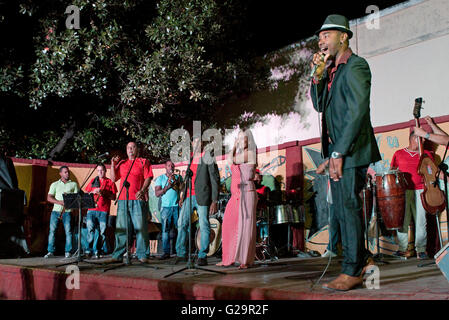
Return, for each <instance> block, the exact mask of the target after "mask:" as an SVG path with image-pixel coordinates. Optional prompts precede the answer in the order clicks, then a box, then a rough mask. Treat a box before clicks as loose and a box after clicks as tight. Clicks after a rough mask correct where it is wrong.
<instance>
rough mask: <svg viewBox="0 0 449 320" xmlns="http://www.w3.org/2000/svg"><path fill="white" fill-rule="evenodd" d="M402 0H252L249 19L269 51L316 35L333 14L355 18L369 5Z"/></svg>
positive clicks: (264, 49) (260, 48) (259, 42)
mask: <svg viewBox="0 0 449 320" xmlns="http://www.w3.org/2000/svg"><path fill="white" fill-rule="evenodd" d="M402 2H405V1H398V0H368V1H367V0H356V1H353V0H351V1H348V0H339V1H336V0H334V1H329V0H326V1H320V0H308V1H298V0H296V1H287V0H278V1H273V0H272V1H269V0H258V1H256V0H251V10H250V12H251V14H250V17H248V18H249V19H248V22H249V24H250V27H251V28H252V30H254V33H255V39H254V43H255V45H256V46H257V49H258V51H259V52H260V53H266V52H269V51H273V50H276V49H279V48H282V47H284V46H287V45H289V44H291V43H293V42H296V41H299V40H302V39H305V38H308V37H310V36H312V35H313V33H314V32H315V31H316V30H318V29H319V28H320V27H321V25H322V23H323V22H324V19H326V16H328V15H329V14H342V15H344V16H346V17H347V18H348V19H349V20H352V19H355V18H360V17H363V16H366V15H367V13H365V12H366V8H367V7H368V6H369V5H376V6H378V7H379V8H380V9H381V10H382V9H385V8H388V7H391V6H394V5H396V4H398V3H402Z"/></svg>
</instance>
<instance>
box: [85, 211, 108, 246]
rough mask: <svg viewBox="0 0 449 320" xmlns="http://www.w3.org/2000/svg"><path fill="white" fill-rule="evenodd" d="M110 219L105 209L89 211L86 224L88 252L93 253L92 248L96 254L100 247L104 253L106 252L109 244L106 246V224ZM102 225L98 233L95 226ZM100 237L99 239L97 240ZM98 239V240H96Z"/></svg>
mask: <svg viewBox="0 0 449 320" xmlns="http://www.w3.org/2000/svg"><path fill="white" fill-rule="evenodd" d="M107 219H108V214H107V212H103V211H93V210H92V211H87V219H86V226H87V248H86V252H88V253H91V252H92V248H93V252H94V253H95V254H98V249H97V248H98V247H100V248H101V250H102V251H103V253H106V252H107V251H108V250H107V246H106V236H105V231H106V224H107V221H108V220H107ZM96 224H99V225H100V234H98V233H97V232H95V231H96V228H95V225H96ZM97 239H98V240H97ZM94 240H97V241H94Z"/></svg>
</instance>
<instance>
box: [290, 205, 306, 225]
mask: <svg viewBox="0 0 449 320" xmlns="http://www.w3.org/2000/svg"><path fill="white" fill-rule="evenodd" d="M289 209H290V210H289V213H290V214H289V218H290V223H303V222H304V221H305V209H304V206H289Z"/></svg>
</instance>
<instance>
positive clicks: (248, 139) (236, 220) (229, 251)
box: [217, 130, 257, 269]
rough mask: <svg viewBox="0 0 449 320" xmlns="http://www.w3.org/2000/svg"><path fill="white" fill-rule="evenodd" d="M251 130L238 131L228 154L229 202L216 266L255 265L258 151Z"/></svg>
mask: <svg viewBox="0 0 449 320" xmlns="http://www.w3.org/2000/svg"><path fill="white" fill-rule="evenodd" d="M256 150H257V148H256V144H255V143H254V137H253V135H252V133H251V131H249V130H247V131H240V132H239V134H238V138H237V139H236V141H235V143H234V148H233V149H232V151H231V153H229V154H228V157H227V160H228V164H229V165H230V166H231V172H232V178H231V179H232V182H231V199H230V200H229V202H228V204H227V206H226V210H225V214H224V218H223V228H222V261H221V262H220V263H218V264H217V266H230V265H232V264H234V263H239V264H240V266H239V269H246V268H247V267H248V266H251V265H252V264H253V263H254V258H255V255H256V206H257V193H256V189H255V187H254V181H253V179H254V173H255V170H256V166H257V152H256Z"/></svg>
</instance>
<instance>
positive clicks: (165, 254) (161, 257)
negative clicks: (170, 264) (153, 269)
mask: <svg viewBox="0 0 449 320" xmlns="http://www.w3.org/2000/svg"><path fill="white" fill-rule="evenodd" d="M167 259H170V254H168V253H164V254H163V255H162V256H160V257H159V260H167Z"/></svg>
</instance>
